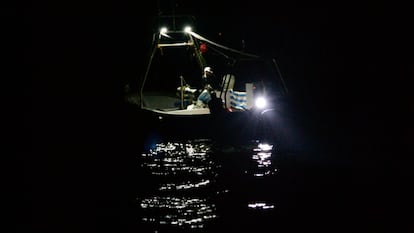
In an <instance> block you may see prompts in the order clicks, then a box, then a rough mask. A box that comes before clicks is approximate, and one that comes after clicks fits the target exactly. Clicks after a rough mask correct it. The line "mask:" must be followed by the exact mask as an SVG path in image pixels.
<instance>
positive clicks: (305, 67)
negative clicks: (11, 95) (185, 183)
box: [12, 0, 414, 232]
mask: <svg viewBox="0 0 414 233" xmlns="http://www.w3.org/2000/svg"><path fill="white" fill-rule="evenodd" d="M172 2H173V1H160V3H159V5H158V6H159V7H160V8H162V10H161V12H162V13H164V14H169V13H170V10H169V9H171V8H170V6H171V5H172V4H171V3H172ZM175 3H176V12H175V13H176V14H189V15H194V16H196V17H197V22H198V27H199V31H200V32H203V33H204V34H205V35H208V37H210V38H213V37H217V35H218V33H222V36H221V40H223V41H224V42H229V43H234V44H235V45H236V46H237V44H240V41H241V39H244V40H245V41H246V44H247V49H251V50H252V52H255V53H259V54H265V55H267V56H273V57H275V58H277V59H278V61H279V63H280V64H279V65H280V68H281V71H282V73H283V75H284V77H285V79H286V81H287V84H288V88H289V90H290V91H291V93H292V95H293V98H294V100H295V103H296V104H297V106H298V107H300V108H303V109H305V110H304V112H305V113H306V114H309V120H308V122H307V124H309V125H313V126H312V127H310V130H313V131H314V132H317V133H316V135H318V136H320V137H321V138H323V140H328V138H329V140H330V141H328V142H330V143H333V144H335V145H334V146H335V147H336V148H334V149H335V150H341V149H345V150H347V151H346V152H350V154H349V156H350V157H352V158H354V157H360V156H362V158H363V159H364V162H363V163H362V164H363V165H364V164H368V163H369V162H368V161H371V160H372V161H378V162H375V163H378V164H381V166H383V163H384V161H385V160H386V158H388V155H390V154H394V153H395V152H396V151H398V152H403V151H405V150H406V149H407V148H406V146H407V145H408V144H409V143H410V140H409V138H410V137H407V136H410V135H411V138H412V135H413V133H412V131H411V129H412V123H411V124H406V125H403V124H402V122H405V120H407V119H409V117H408V115H406V114H405V113H406V110H407V109H408V110H409V111H411V112H412V110H413V106H412V101H410V100H412V98H411V96H412V95H411V94H410V93H412V91H411V90H409V89H408V88H409V86H408V85H406V82H407V81H408V78H407V77H413V64H414V63H413V59H412V57H413V56H412V52H413V50H412V48H413V47H412V44H411V43H412V41H414V40H412V36H411V35H409V34H410V30H411V28H412V27H409V25H410V23H409V19H410V18H411V16H410V14H411V12H407V11H405V10H404V8H405V7H404V6H399V5H398V4H397V3H395V2H394V3H393V5H390V3H388V2H385V1H355V2H352V3H351V2H343V3H342V4H339V3H337V4H335V5H332V4H329V3H322V2H307V3H306V4H302V3H300V2H298V1H262V2H260V1H251V2H250V3H243V1H178V0H177V1H175ZM147 4H148V5H146V4H144V2H143V1H106V2H102V1H85V2H84V1H80V2H76V1H56V3H55V2H49V3H47V4H46V3H37V2H33V3H32V5H31V6H30V7H29V8H25V9H24V10H23V13H24V16H23V17H22V18H21V20H22V21H23V28H25V29H27V32H28V33H27V34H26V33H25V35H26V36H27V37H28V38H29V41H28V43H26V44H24V46H23V49H24V56H23V62H24V64H25V65H27V66H28V67H29V68H30V69H29V70H30V75H31V76H32V82H31V87H30V88H31V90H30V91H29V93H30V99H31V112H30V113H27V111H26V112H25V113H27V117H26V118H25V119H24V120H25V122H26V123H28V124H29V128H30V130H31V132H32V142H31V145H32V150H31V152H29V154H30V155H33V156H31V157H30V158H28V160H27V162H25V163H23V165H21V164H20V166H19V167H23V170H24V172H22V174H18V175H19V176H23V177H24V179H25V181H24V183H25V184H28V185H29V186H30V187H31V188H29V190H31V191H30V193H31V195H30V197H29V196H27V195H26V194H27V190H23V189H25V188H21V189H22V190H20V188H18V189H19V191H22V192H21V193H26V194H22V199H24V200H27V201H28V202H30V203H31V208H32V210H35V211H34V213H37V215H38V216H35V217H34V219H35V220H36V221H39V222H38V223H37V224H38V226H39V224H40V225H41V224H45V223H46V222H53V224H55V225H56V226H58V225H59V224H61V223H60V222H58V221H59V220H61V219H62V218H60V217H59V216H51V215H50V213H52V212H53V211H56V212H57V213H58V214H60V215H61V216H69V214H68V213H62V212H63V211H62V209H68V210H69V212H70V210H72V211H74V210H75V209H76V208H78V207H82V208H83V209H84V210H85V212H84V213H81V214H80V216H78V217H77V218H76V221H75V224H73V225H72V226H71V227H73V229H78V228H79V226H81V225H85V227H86V228H84V229H85V232H93V229H91V228H88V227H92V225H91V223H90V222H88V220H87V218H88V215H92V216H94V215H96V214H97V212H98V210H97V209H96V207H95V206H94V205H93V204H90V203H88V200H91V199H93V198H95V196H96V194H98V193H99V194H102V193H103V194H102V195H103V197H102V200H101V201H105V200H107V199H109V200H114V199H116V197H119V196H120V195H123V193H122V192H123V191H125V190H126V189H128V187H126V186H127V185H126V184H125V183H117V182H118V181H119V179H121V177H126V176H127V175H128V174H125V173H123V172H125V171H127V170H128V169H125V170H124V169H121V168H122V166H124V165H126V164H127V165H128V164H129V165H130V166H133V165H132V164H133V161H130V160H128V158H118V160H114V159H113V157H112V156H113V155H114V154H123V153H124V154H125V153H126V154H128V153H132V152H131V151H128V150H127V149H126V148H128V147H125V146H126V145H127V143H128V135H125V132H126V131H125V127H128V125H126V122H127V121H125V119H126V118H127V117H128V116H127V115H126V112H125V111H124V109H123V107H124V105H123V98H124V97H123V87H124V85H125V84H127V83H132V85H134V82H137V81H138V77H139V75H140V72H142V69H143V65H142V63H143V62H144V61H145V59H146V58H147V57H146V56H147V54H148V47H147V46H148V45H149V43H150V40H151V30H152V28H151V27H150V26H149V25H150V24H151V21H152V18H153V17H154V16H155V15H156V14H157V13H158V12H159V10H158V6H157V1H149V3H147ZM409 13H410V14H409ZM407 74H408V75H407ZM26 97H27V95H25V97H24V98H26ZM401 106H402V108H401ZM304 118H306V117H304ZM390 123H391V125H390ZM401 126H402V127H403V128H404V129H403V128H402V127H401ZM119 135H121V136H119ZM332 135H333V136H332ZM387 139H389V140H387ZM347 142H349V143H351V144H352V145H353V146H354V148H349V147H347V146H346V143H347ZM366 143H369V144H371V145H372V146H370V147H368V148H369V149H364V150H363V151H358V149H359V148H366V147H364V146H363V145H364V144H366ZM384 145H388V146H390V145H391V147H392V148H390V150H385V149H388V148H384ZM343 147H344V148H343ZM384 150H385V153H387V156H382V155H381V156H378V155H379V154H380V153H384ZM355 151H358V152H356V153H353V152H355ZM343 153H344V152H343ZM398 154H401V153H398ZM338 156H339V155H338ZM98 158H99V159H98ZM405 161H406V160H404V159H403V158H401V159H399V160H394V161H389V162H390V164H389V166H390V169H392V168H394V169H395V168H399V166H407V167H408V165H403V164H404V163H405ZM51 164H54V165H53V166H50V165H51ZM109 165H111V166H112V165H113V166H114V167H117V168H115V169H112V170H107V168H108V167H110V166H109ZM363 165H361V166H363ZM90 167H94V168H95V169H94V170H91V169H90ZM72 169H75V170H76V173H74V172H73V170H72ZM397 173H398V172H397ZM51 174H53V176H51ZM68 174H72V175H73V176H71V177H69V175H68ZM98 176H103V177H105V178H107V180H108V181H107V182H108V183H105V182H103V181H101V183H99V182H95V181H96V178H97V177H98ZM99 180H102V179H99ZM65 181H66V182H67V183H66V185H69V186H71V187H79V186H80V187H82V188H84V189H85V193H83V194H81V193H79V192H78V191H73V190H72V191H69V190H71V189H70V188H68V187H64V186H63V185H62V183H63V182H65ZM51 185H53V186H55V187H56V189H54V190H51V189H50V186H51ZM13 187H14V188H16V185H13ZM109 187H111V189H110V188H109ZM113 187H116V188H119V192H118V193H115V192H113V191H109V189H110V190H113V189H112V188H113ZM41 190H43V191H41ZM44 190H50V192H48V191H44ZM64 191H65V193H64ZM66 191H68V192H69V193H67V192H66ZM105 191H107V192H105ZM63 193H64V194H63ZM54 194H59V195H61V196H60V197H59V196H57V195H54ZM82 195H86V196H82ZM61 197H64V198H67V199H68V202H67V203H66V204H65V206H63V207H61V208H60V209H58V207H56V206H54V204H53V203H57V202H59V200H60V198H61ZM71 198H72V199H71ZM35 199H36V200H35ZM95 201H96V200H95ZM117 204H118V203H113V205H117ZM42 205H44V206H42ZM120 205H121V204H120ZM20 206H21V207H22V208H26V207H27V206H26V205H25V204H20ZM40 209H42V210H40ZM18 210H20V208H18ZM101 211H103V212H104V213H105V211H107V212H108V215H109V211H110V210H108V209H103V210H101ZM17 212H18V211H17ZM16 215H19V213H16ZM30 218H33V216H26V217H23V219H26V220H29V219H30ZM19 219H20V220H21V219H22V218H19ZM55 220H56V221H55ZM16 221H19V220H16ZM42 221H44V222H42ZM120 221H121V220H120ZM12 223H14V222H12ZM53 224H52V225H53ZM76 224H79V225H76ZM113 224H114V226H115V225H116V223H113ZM20 228H24V226H20ZM48 229H53V226H48ZM88 229H89V231H88ZM67 232H71V229H67Z"/></svg>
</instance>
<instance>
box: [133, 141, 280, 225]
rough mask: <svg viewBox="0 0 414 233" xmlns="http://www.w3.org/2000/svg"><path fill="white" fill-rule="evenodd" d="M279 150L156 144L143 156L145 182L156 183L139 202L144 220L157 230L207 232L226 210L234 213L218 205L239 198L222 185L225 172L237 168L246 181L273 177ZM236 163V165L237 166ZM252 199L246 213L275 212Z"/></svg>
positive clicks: (256, 146)
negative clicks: (274, 159) (223, 199)
mask: <svg viewBox="0 0 414 233" xmlns="http://www.w3.org/2000/svg"><path fill="white" fill-rule="evenodd" d="M274 149H275V148H274V146H273V145H272V144H265V143H261V142H259V141H252V143H251V144H250V145H243V146H237V147H226V146H223V145H221V146H217V145H216V144H215V143H214V142H213V141H211V140H208V139H199V140H188V141H184V142H179V141H177V142H172V141H168V142H159V143H156V144H154V145H153V146H152V148H150V149H148V151H145V152H144V153H142V154H141V164H140V165H141V167H142V168H143V170H144V171H145V175H146V176H148V177H146V178H148V179H149V180H152V181H153V182H155V184H154V188H153V189H152V190H150V191H149V192H148V194H147V195H146V196H139V197H137V200H138V202H139V205H140V206H139V208H140V210H141V213H142V214H141V216H140V221H142V222H143V223H145V224H148V225H150V226H152V228H153V229H154V230H155V231H156V230H158V229H159V228H161V227H172V228H179V229H203V228H206V227H207V226H208V225H211V224H213V225H214V223H215V221H217V220H218V219H219V218H221V217H222V216H220V214H219V213H223V212H225V211H226V210H224V211H223V209H226V208H227V209H228V210H227V211H230V212H231V211H234V210H231V208H233V207H230V206H229V207H226V206H223V202H221V206H218V205H217V203H216V202H217V201H218V200H220V198H221V197H222V196H223V195H230V196H232V195H235V196H237V191H235V190H232V185H227V184H226V182H223V181H222V180H223V177H222V175H223V172H222V171H223V169H238V171H239V173H240V175H241V176H248V177H250V178H253V179H265V178H266V177H270V176H273V175H275V172H276V171H277V169H276V168H275V166H274V163H273V157H274V156H273V155H274ZM234 155H236V156H237V157H238V158H236V160H233V158H232V156H234ZM226 157H227V158H230V160H227V163H226V162H224V161H223V158H226ZM228 161H232V162H230V163H228ZM243 161H247V165H246V166H247V167H244V166H243V165H241V166H240V164H243ZM233 162H234V163H238V164H237V166H232V165H231V164H232V163H233ZM226 164H227V165H226ZM223 166H224V168H223ZM226 166H227V167H226ZM227 182H231V181H229V180H227ZM223 184H224V185H223ZM249 198H250V199H248V200H243V204H242V205H243V206H244V210H245V211H249V210H254V211H271V210H272V209H274V207H275V205H274V203H272V202H269V201H263V200H255V198H256V199H259V198H258V197H254V196H253V197H249ZM224 205H226V203H224ZM220 208H221V210H220Z"/></svg>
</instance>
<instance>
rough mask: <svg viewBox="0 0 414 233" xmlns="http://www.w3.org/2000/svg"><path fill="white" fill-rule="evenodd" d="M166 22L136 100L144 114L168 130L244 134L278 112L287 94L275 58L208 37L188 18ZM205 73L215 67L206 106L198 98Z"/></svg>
mask: <svg viewBox="0 0 414 233" xmlns="http://www.w3.org/2000/svg"><path fill="white" fill-rule="evenodd" d="M163 19H164V21H162V22H161V21H158V23H157V25H159V26H160V28H159V30H156V31H154V33H153V36H152V44H151V47H150V54H149V59H148V62H147V64H146V68H145V72H143V76H142V78H141V83H140V87H139V99H138V101H137V104H138V105H139V108H140V110H141V111H142V114H146V116H147V117H151V118H153V119H156V121H158V122H159V123H160V125H162V127H163V128H169V129H171V131H173V132H177V130H180V129H181V131H179V132H181V133H183V132H184V131H183V129H186V130H188V129H191V130H189V131H191V132H194V131H196V132H198V131H201V132H205V131H215V132H216V133H217V132H218V131H223V130H236V131H240V129H244V128H246V126H247V125H252V124H251V123H253V121H254V122H255V123H254V124H253V125H255V124H256V125H257V124H258V123H257V121H258V119H261V117H260V116H261V115H263V114H265V113H267V112H269V111H272V110H274V109H275V103H274V101H275V99H277V98H278V97H280V96H283V95H285V94H286V93H287V88H286V86H285V84H284V81H283V78H282V76H281V73H280V71H279V67H278V65H277V63H276V60H275V59H273V58H264V57H262V56H259V55H256V54H253V53H249V52H246V51H243V50H239V49H235V48H233V47H231V46H227V45H223V44H221V43H218V42H216V41H213V40H211V39H209V38H206V37H205V36H203V35H201V34H200V33H198V32H196V30H195V29H194V28H192V25H190V23H191V22H193V21H192V20H186V19H189V17H180V18H177V16H173V17H163ZM171 19H172V21H173V24H172V25H171V23H170V24H169V23H168V22H171ZM178 19H180V20H181V21H179V20H178ZM183 19H184V20H183ZM190 19H191V17H190ZM205 69H213V74H214V80H215V85H214V86H213V87H212V89H211V90H210V94H211V95H212V100H211V101H209V102H208V104H206V105H204V106H203V105H198V96H199V95H200V93H201V92H202V91H203V87H202V86H201V85H200V82H201V79H202V75H203V73H204V71H205ZM253 127H254V126H253ZM199 128H200V129H199ZM229 128H231V129H229ZM247 128H249V127H247ZM213 129H214V130H213ZM249 131H251V129H249Z"/></svg>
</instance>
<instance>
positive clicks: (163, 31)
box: [160, 27, 168, 34]
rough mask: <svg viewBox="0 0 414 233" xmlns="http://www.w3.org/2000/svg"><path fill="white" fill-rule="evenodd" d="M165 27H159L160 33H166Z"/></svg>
mask: <svg viewBox="0 0 414 233" xmlns="http://www.w3.org/2000/svg"><path fill="white" fill-rule="evenodd" d="M167 31H168V30H167V28H166V27H162V28H161V29H160V33H161V34H165V33H167Z"/></svg>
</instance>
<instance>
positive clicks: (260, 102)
mask: <svg viewBox="0 0 414 233" xmlns="http://www.w3.org/2000/svg"><path fill="white" fill-rule="evenodd" d="M255 104H256V107H257V108H259V109H263V108H265V107H266V105H267V102H266V99H265V98H263V97H258V98H257V99H256V101H255Z"/></svg>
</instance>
